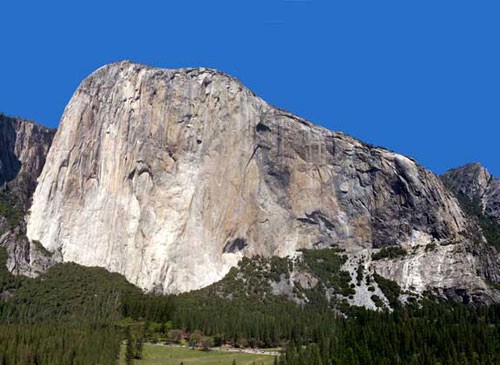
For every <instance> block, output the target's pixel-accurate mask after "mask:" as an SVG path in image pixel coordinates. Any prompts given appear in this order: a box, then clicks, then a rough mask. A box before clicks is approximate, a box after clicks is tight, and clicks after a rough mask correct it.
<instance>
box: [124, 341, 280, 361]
mask: <svg viewBox="0 0 500 365" xmlns="http://www.w3.org/2000/svg"><path fill="white" fill-rule="evenodd" d="M124 354H125V346H122V354H121V359H120V365H125V356H124ZM233 360H235V361H236V365H273V364H274V356H271V355H261V354H245V353H238V352H223V351H207V352H205V351H200V350H191V349H189V348H185V347H169V346H163V345H153V344H144V350H143V359H142V360H134V364H136V365H180V364H181V362H182V364H183V365H232V364H233Z"/></svg>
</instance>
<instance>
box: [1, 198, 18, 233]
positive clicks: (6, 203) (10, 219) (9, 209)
mask: <svg viewBox="0 0 500 365" xmlns="http://www.w3.org/2000/svg"><path fill="white" fill-rule="evenodd" d="M0 217H3V218H4V219H5V220H6V224H4V225H0V235H1V234H2V233H4V232H5V231H6V230H8V229H11V228H14V227H16V226H17V225H18V224H19V221H20V220H21V219H22V217H23V210H22V209H21V207H20V203H19V202H18V201H17V199H16V198H15V196H14V195H12V194H10V193H9V192H8V191H2V190H0Z"/></svg>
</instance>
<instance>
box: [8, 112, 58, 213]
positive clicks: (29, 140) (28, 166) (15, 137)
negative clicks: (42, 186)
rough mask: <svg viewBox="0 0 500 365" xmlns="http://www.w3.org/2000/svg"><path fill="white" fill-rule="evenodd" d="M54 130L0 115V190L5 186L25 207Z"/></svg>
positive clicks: (34, 185)
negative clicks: (21, 200) (6, 184)
mask: <svg viewBox="0 0 500 365" xmlns="http://www.w3.org/2000/svg"><path fill="white" fill-rule="evenodd" d="M54 134H55V130H53V129H49V128H46V127H43V126H41V125H38V124H36V123H32V122H28V121H24V120H20V119H17V118H11V117H7V116H5V115H2V114H0V146H1V148H0V186H2V185H3V184H5V183H8V185H9V188H10V189H12V190H15V191H16V193H17V194H18V195H19V198H22V199H23V202H25V204H28V203H29V199H30V198H31V195H32V194H33V192H34V191H35V187H36V179H37V178H38V175H40V173H41V172H42V168H43V165H44V163H45V157H46V156H47V153H48V150H49V148H50V145H51V143H52V138H53V137H54Z"/></svg>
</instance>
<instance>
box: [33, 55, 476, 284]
mask: <svg viewBox="0 0 500 365" xmlns="http://www.w3.org/2000/svg"><path fill="white" fill-rule="evenodd" d="M468 229H469V223H468V221H467V219H466V218H465V216H464V214H463V212H462V210H461V209H460V207H459V205H458V203H457V201H456V200H455V198H454V197H453V196H452V195H451V194H450V193H449V192H448V190H447V189H446V188H445V187H444V186H443V184H442V183H441V181H440V179H439V178H438V177H436V176H435V175H434V174H432V173H431V172H429V171H427V170H426V169H424V168H422V167H421V166H419V165H418V164H416V163H415V161H413V160H412V159H410V158H407V157H404V156H402V155H398V154H396V153H394V152H390V151H387V150H385V149H383V148H378V147H374V146H370V145H367V144H365V143H362V142H360V141H358V140H356V139H354V138H351V137H349V136H347V135H345V134H342V133H339V132H332V131H329V130H326V129H324V128H321V127H319V126H315V125H313V124H311V123H309V122H307V121H305V120H303V119H301V118H299V117H297V116H294V115H292V114H290V113H287V112H285V111H283V110H280V109H277V108H274V107H272V106H270V105H268V104H267V103H265V102H264V101H263V100H262V99H260V98H259V97H257V96H256V95H254V94H253V93H252V92H251V91H249V90H248V89H246V88H245V87H244V86H243V85H242V84H241V83H240V82H239V81H237V80H236V79H234V78H232V77H229V76H227V75H225V74H222V73H220V72H217V71H214V70H210V69H204V68H198V69H179V70H165V69H157V68H151V67H147V66H143V65H138V64H134V63H130V62H120V63H115V64H112V65H108V66H105V67H103V68H101V69H99V70H97V71H96V72H94V73H93V74H92V75H91V76H89V77H88V78H87V79H86V80H84V81H83V82H82V84H81V85H80V86H79V88H78V90H77V91H76V92H75V94H74V96H73V97H72V99H71V101H70V103H69V105H68V106H67V108H66V110H65V112H64V115H63V118H62V120H61V124H60V127H59V129H58V131H57V134H56V136H55V139H54V143H53V146H52V148H51V150H50V152H49V155H48V157H47V163H46V165H45V167H44V169H43V172H42V174H41V176H40V179H39V185H38V186H37V189H36V192H35V194H34V200H33V206H32V208H31V215H30V216H29V221H28V231H27V232H28V237H29V238H30V239H31V240H37V241H40V242H41V243H42V244H43V246H45V247H46V248H47V249H48V250H50V251H52V252H60V254H61V255H62V258H63V259H64V260H65V261H74V262H77V263H80V264H83V265H91V266H102V267H105V268H107V269H109V270H111V271H116V272H120V273H122V274H124V275H125V276H126V277H127V278H128V279H129V280H130V281H131V282H133V283H135V284H137V285H138V286H140V287H142V288H144V289H146V290H156V291H160V292H182V291H188V290H191V289H196V288H200V287H203V286H206V285H208V284H210V283H212V282H215V281H217V280H219V279H220V278H222V277H223V276H224V275H225V274H226V273H227V272H228V270H229V269H230V267H232V266H234V265H235V264H236V263H237V261H238V260H239V259H240V258H241V257H242V256H253V255H257V254H259V255H264V256H272V255H278V256H285V255H289V254H292V253H294V252H295V251H296V250H298V249H300V248H315V247H317V248H321V247H340V248H343V249H345V250H346V252H347V253H348V254H355V253H356V252H359V251H360V250H367V249H368V250H372V249H377V248H381V247H385V246H391V245H401V246H403V247H407V248H412V249H418V250H420V249H423V247H425V246H426V245H429V244H431V243H437V244H438V245H440V244H441V243H443V244H449V243H450V242H453V243H454V244H455V245H456V247H457V248H456V249H457V252H458V251H460V248H461V247H462V245H463V243H464V242H466V241H467V234H468ZM431 254H432V253H429V254H428V255H421V256H418V257H417V258H415V259H413V258H412V260H413V261H412V262H414V261H415V260H418V261H419V264H418V265H417V264H412V265H409V266H407V267H406V266H405V267H404V268H402V269H401V270H399V269H398V270H393V271H391V270H386V271H387V273H386V274H387V275H388V276H389V277H393V278H394V279H396V280H399V281H402V280H407V279H406V277H407V276H408V275H413V273H414V272H417V271H418V272H419V273H421V272H424V271H426V265H427V268H428V265H433V266H434V265H438V266H436V267H433V270H434V271H436V270H437V271H439V273H440V275H441V276H440V278H441V277H443V278H444V279H442V280H440V282H439V283H436V282H435V281H431V282H425V280H427V277H422V280H423V282H422V283H417V284H418V285H416V284H415V285H416V286H417V287H416V290H423V289H424V288H428V287H429V286H430V285H433V286H439V285H441V284H442V285H443V286H446V287H448V286H450V287H454V286H461V287H474V288H475V287H476V286H477V285H476V282H477V281H479V282H480V283H482V280H481V279H478V280H476V278H475V279H474V280H473V282H471V281H469V280H467V277H468V275H453V276H447V270H449V269H451V266H453V265H455V267H454V268H453V270H454V271H455V272H457V273H459V272H460V271H462V272H466V273H467V274H469V273H472V272H473V270H474V265H475V264H474V262H475V261H474V260H475V258H474V257H469V256H467V257H464V256H463V255H462V256H461V260H459V259H456V260H455V259H450V260H441V261H439V259H438V258H436V259H432V260H431V259H429V258H428V256H429V255H431ZM437 254H438V253H437ZM439 254H440V253H439ZM457 255H459V254H458V253H457ZM470 260H471V262H472V263H470V262H469V261H470ZM415 268H416V269H415ZM415 270H417V271H415ZM403 271H404V275H400V274H399V273H400V272H403ZM415 275H416V274H415ZM419 275H420V274H419ZM447 278H449V280H447ZM412 285H413V284H409V285H408V287H410V286H412Z"/></svg>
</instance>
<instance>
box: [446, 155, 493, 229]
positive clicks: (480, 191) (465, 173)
mask: <svg viewBox="0 0 500 365" xmlns="http://www.w3.org/2000/svg"><path fill="white" fill-rule="evenodd" d="M442 178H443V180H444V181H445V183H446V185H447V186H448V187H449V188H450V190H452V191H453V192H455V193H456V194H459V195H462V196H464V197H467V198H468V199H469V200H470V201H472V202H477V203H479V204H480V208H481V209H482V211H483V213H485V214H487V215H488V216H490V217H493V218H495V219H496V220H497V222H499V223H500V179H495V178H494V177H493V176H492V175H491V174H490V173H489V171H488V170H487V169H486V168H484V167H483V166H482V165H481V164H479V163H471V164H468V165H465V166H462V167H459V168H456V169H453V170H450V171H448V172H446V173H445V174H444V175H443V176H442Z"/></svg>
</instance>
